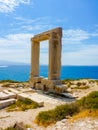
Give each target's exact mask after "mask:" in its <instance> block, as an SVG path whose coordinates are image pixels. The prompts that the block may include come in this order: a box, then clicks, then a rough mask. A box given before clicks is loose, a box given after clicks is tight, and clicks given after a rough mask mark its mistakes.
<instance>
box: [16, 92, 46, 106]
mask: <svg viewBox="0 0 98 130" xmlns="http://www.w3.org/2000/svg"><path fill="white" fill-rule="evenodd" d="M25 98H29V99H31V100H32V101H35V102H37V103H38V105H39V106H43V105H44V102H43V101H41V100H40V99H39V98H38V95H36V94H35V93H34V94H32V95H31V94H25V93H21V94H18V95H17V99H21V100H24V99H25Z"/></svg>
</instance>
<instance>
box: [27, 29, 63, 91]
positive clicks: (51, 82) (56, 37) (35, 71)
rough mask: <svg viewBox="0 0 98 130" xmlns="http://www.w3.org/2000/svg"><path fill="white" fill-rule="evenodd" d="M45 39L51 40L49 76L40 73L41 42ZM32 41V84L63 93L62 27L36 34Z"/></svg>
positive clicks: (39, 87) (41, 88)
mask: <svg viewBox="0 0 98 130" xmlns="http://www.w3.org/2000/svg"><path fill="white" fill-rule="evenodd" d="M44 40H49V65H48V68H49V69H48V70H49V72H48V78H43V77H41V76H40V75H39V57H40V42H41V41H44ZM31 42H32V44H31V72H30V84H31V86H32V87H33V88H35V89H38V90H44V91H52V92H56V93H63V92H64V91H65V87H64V86H63V85H62V84H61V80H60V69H61V49H62V28H60V27H59V28H55V29H53V30H49V31H46V32H43V33H41V34H38V35H35V36H34V37H33V38H31Z"/></svg>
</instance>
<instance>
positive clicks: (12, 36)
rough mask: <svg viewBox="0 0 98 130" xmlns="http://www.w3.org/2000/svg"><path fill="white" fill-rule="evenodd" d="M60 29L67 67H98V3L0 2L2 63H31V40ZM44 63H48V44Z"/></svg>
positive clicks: (42, 58) (96, 0)
mask: <svg viewBox="0 0 98 130" xmlns="http://www.w3.org/2000/svg"><path fill="white" fill-rule="evenodd" d="M56 27H62V29H63V38H62V64H63V65H98V0H0V60H8V61H15V62H25V63H30V54H31V48H30V47H31V43H30V38H31V37H33V36H34V35H35V34H38V33H40V32H43V31H47V30H49V29H52V28H56ZM40 63H41V64H48V41H45V42H43V43H41V50H40Z"/></svg>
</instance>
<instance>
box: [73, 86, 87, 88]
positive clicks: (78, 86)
mask: <svg viewBox="0 0 98 130" xmlns="http://www.w3.org/2000/svg"><path fill="white" fill-rule="evenodd" d="M88 88H89V86H75V87H74V89H88Z"/></svg>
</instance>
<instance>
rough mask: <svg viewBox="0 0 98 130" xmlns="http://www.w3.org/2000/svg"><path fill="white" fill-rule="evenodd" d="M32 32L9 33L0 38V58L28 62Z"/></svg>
mask: <svg viewBox="0 0 98 130" xmlns="http://www.w3.org/2000/svg"><path fill="white" fill-rule="evenodd" d="M32 36H33V35H32V34H10V35H7V36H6V37H4V38H0V59H1V60H2V59H3V60H9V61H19V62H26V63H28V62H30V54H31V48H30V47H31V40H30V39H31V37H32Z"/></svg>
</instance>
